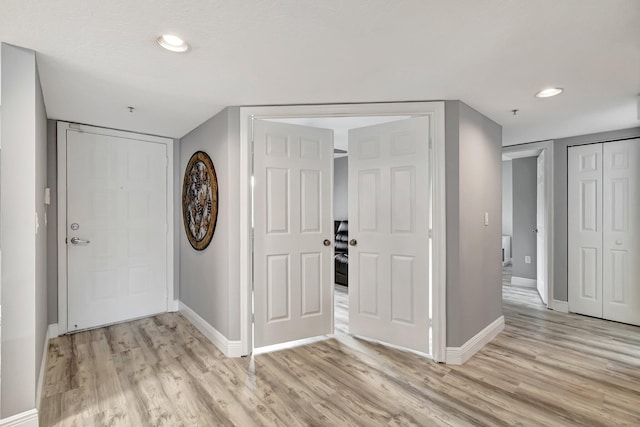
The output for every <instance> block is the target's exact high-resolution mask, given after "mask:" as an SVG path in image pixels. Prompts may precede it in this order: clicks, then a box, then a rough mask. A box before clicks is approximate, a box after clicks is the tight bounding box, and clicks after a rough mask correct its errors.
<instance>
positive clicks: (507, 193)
mask: <svg viewBox="0 0 640 427" xmlns="http://www.w3.org/2000/svg"><path fill="white" fill-rule="evenodd" d="M502 235H503V236H513V161H511V160H506V161H505V160H503V161H502Z"/></svg>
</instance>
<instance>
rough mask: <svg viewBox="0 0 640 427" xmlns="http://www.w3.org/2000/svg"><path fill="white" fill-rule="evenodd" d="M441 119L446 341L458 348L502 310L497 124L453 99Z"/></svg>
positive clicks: (500, 207)
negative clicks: (445, 208)
mask: <svg viewBox="0 0 640 427" xmlns="http://www.w3.org/2000/svg"><path fill="white" fill-rule="evenodd" d="M445 122H446V123H445V134H446V149H445V157H446V170H445V174H446V193H447V196H446V198H447V201H446V204H447V205H446V207H447V346H448V347H459V346H461V345H463V344H464V343H466V342H467V341H468V340H469V339H470V338H472V337H473V336H474V335H476V334H477V333H478V332H480V331H481V330H483V329H484V328H485V327H487V326H488V325H489V324H491V323H492V322H494V321H495V320H496V319H498V318H499V317H500V316H501V315H502V284H501V277H502V276H501V275H502V270H501V268H502V262H501V261H502V251H501V247H502V246H501V233H502V218H501V216H502V195H501V185H502V179H501V161H502V128H501V126H500V125H498V124H497V123H495V122H493V121H492V120H490V119H488V118H487V117H485V116H483V115H482V114H480V113H478V112H477V111H475V110H473V109H472V108H470V107H469V106H467V105H466V104H464V103H462V102H459V101H447V102H446V103H445ZM485 212H488V213H489V225H488V226H485V225H484V213H485Z"/></svg>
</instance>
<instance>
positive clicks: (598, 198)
mask: <svg viewBox="0 0 640 427" xmlns="http://www.w3.org/2000/svg"><path fill="white" fill-rule="evenodd" d="M568 162H569V164H568V188H567V191H568V195H567V196H568V204H569V206H568V239H569V245H568V252H569V253H568V270H569V271H568V273H569V278H568V279H569V280H568V287H569V311H571V312H573V313H580V314H586V315H588V316H594V317H602V145H601V144H595V145H583V146H579V147H570V148H569V152H568Z"/></svg>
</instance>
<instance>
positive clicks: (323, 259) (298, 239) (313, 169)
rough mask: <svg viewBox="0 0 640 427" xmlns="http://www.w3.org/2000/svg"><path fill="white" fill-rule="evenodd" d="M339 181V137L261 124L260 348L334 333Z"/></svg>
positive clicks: (257, 176) (257, 169)
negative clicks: (336, 145)
mask: <svg viewBox="0 0 640 427" xmlns="http://www.w3.org/2000/svg"><path fill="white" fill-rule="evenodd" d="M332 173H333V131H331V130H328V129H317V128H310V127H305V126H298V125H290V124H283V123H276V122H269V121H264V120H254V182H255V186H254V193H253V200H254V212H255V216H254V221H255V222H254V315H255V320H254V333H255V336H254V343H255V346H256V347H262V346H266V345H272V344H278V343H282V342H287V341H292V340H297V339H302V338H309V337H315V336H318V335H324V334H328V333H331V332H332V328H333V307H332V302H333V298H332V295H333V245H332V242H333V225H332V224H333V219H332V200H331V197H332V182H333V180H332ZM325 241H327V242H326V243H328V245H326V244H325Z"/></svg>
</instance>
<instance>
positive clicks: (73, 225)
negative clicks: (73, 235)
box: [71, 222, 80, 231]
mask: <svg viewBox="0 0 640 427" xmlns="http://www.w3.org/2000/svg"><path fill="white" fill-rule="evenodd" d="M78 228H80V225H79V224H78V223H77V222H74V223H73V224H71V229H72V230H73V231H75V230H77V229H78Z"/></svg>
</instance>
